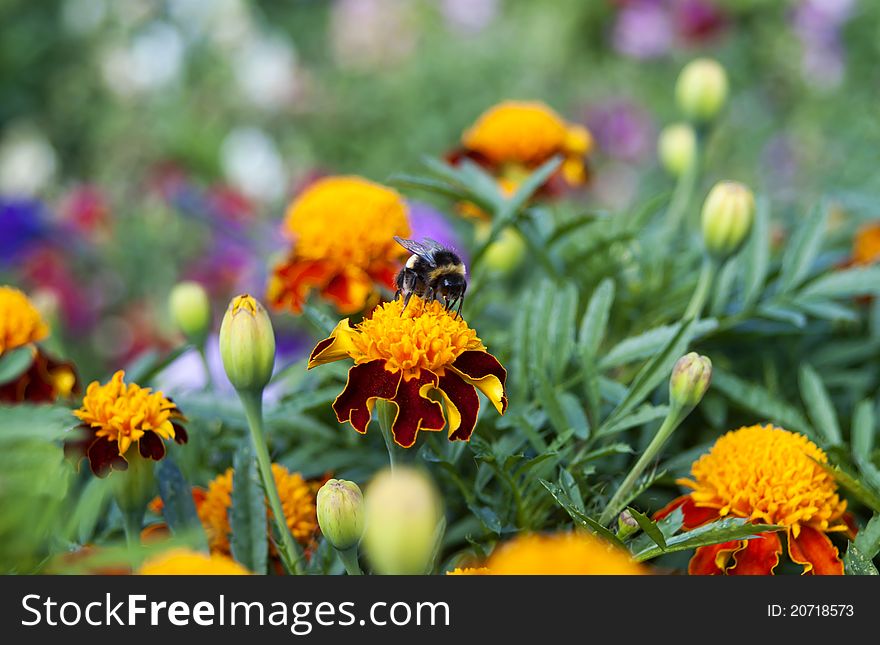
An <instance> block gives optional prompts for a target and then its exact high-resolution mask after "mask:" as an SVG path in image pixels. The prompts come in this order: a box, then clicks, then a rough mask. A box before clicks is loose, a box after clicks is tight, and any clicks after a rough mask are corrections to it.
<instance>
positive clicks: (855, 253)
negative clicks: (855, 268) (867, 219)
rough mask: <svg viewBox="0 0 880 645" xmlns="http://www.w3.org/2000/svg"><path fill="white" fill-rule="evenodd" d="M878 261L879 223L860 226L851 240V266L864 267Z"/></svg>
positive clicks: (879, 248) (879, 254) (879, 246)
mask: <svg viewBox="0 0 880 645" xmlns="http://www.w3.org/2000/svg"><path fill="white" fill-rule="evenodd" d="M878 260H880V223H878V222H874V223H871V224H866V225H864V226H862V227H861V228H860V229H859V230H858V231H857V232H856V237H855V239H854V240H853V250H852V262H853V264H857V265H861V266H866V265H869V264H875V263H876V262H877V261H878Z"/></svg>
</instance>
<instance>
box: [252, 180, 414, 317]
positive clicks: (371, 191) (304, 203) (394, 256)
mask: <svg viewBox="0 0 880 645" xmlns="http://www.w3.org/2000/svg"><path fill="white" fill-rule="evenodd" d="M284 228H285V232H286V233H287V234H288V235H289V236H290V238H291V239H292V241H293V244H294V246H293V249H292V251H291V252H290V253H289V254H288V256H287V258H286V259H285V260H284V261H283V262H281V263H280V264H278V265H277V266H275V268H274V269H273V271H272V276H271V277H270V279H269V286H268V290H267V291H268V292H267V299H268V300H269V302H271V303H272V305H273V306H275V307H277V308H281V307H286V308H289V309H291V310H292V311H293V312H295V313H299V312H300V311H301V310H302V305H303V303H305V301H306V299H307V298H308V296H309V294H310V293H311V292H312V291H314V290H316V291H318V292H319V293H320V294H321V296H322V297H323V298H325V299H327V300H329V301H330V302H332V303H333V304H334V305H335V306H336V307H337V309H339V311H340V312H342V313H355V312H358V311H362V310H363V309H364V308H365V306H366V305H367V302H368V300H369V299H370V297H371V296H373V295H374V294H375V292H376V290H375V285H376V284H379V285H384V286H386V287H388V288H389V289H394V276H395V273H396V271H397V268H398V265H399V262H400V260H401V258H402V257H403V255H404V254H405V251H404V250H403V249H402V248H401V247H400V246H398V245H397V244H396V243H395V242H394V236H395V235H397V236H400V237H404V238H406V237H409V236H410V227H409V219H408V211H407V207H406V203H405V202H404V200H403V198H402V197H401V196H400V195H399V194H398V193H397V192H395V191H393V190H391V189H390V188H386V187H385V186H382V185H380V184H376V183H373V182H371V181H367V180H366V179H362V178H360V177H354V176H345V177H326V178H324V179H321V180H319V181H317V182H315V183H314V184H312V185H311V186H309V187H308V188H307V189H306V190H305V191H304V192H303V193H302V194H301V195H300V196H299V197H298V198H297V199H296V200H294V202H293V203H292V204H291V205H290V207H289V208H288V210H287V216H286V219H285V224H284Z"/></svg>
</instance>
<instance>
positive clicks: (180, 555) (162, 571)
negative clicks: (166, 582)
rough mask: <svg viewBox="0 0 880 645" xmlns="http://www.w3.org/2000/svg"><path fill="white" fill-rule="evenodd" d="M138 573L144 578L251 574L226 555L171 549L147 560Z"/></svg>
mask: <svg viewBox="0 0 880 645" xmlns="http://www.w3.org/2000/svg"><path fill="white" fill-rule="evenodd" d="M138 573H139V574H140V575H142V576H247V575H250V573H251V572H250V571H248V570H247V569H245V568H244V567H243V566H241V565H240V564H239V563H238V562H236V561H235V560H233V559H232V558H230V557H229V556H226V555H221V554H219V553H212V554H211V555H207V554H205V553H199V552H198V551H192V550H190V549H171V550H169V551H165V552H164V553H161V554H159V555H157V556H153V557H152V558H150V559H148V560H146V561H145V562H144V563H143V564H142V565H141V568H140V570H139V571H138Z"/></svg>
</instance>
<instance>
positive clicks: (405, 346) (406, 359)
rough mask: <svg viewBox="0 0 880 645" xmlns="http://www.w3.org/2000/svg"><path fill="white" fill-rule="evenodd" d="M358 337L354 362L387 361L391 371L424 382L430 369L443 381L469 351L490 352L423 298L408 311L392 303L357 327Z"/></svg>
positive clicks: (458, 320) (438, 306) (437, 305)
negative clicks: (447, 368) (422, 378)
mask: <svg viewBox="0 0 880 645" xmlns="http://www.w3.org/2000/svg"><path fill="white" fill-rule="evenodd" d="M357 331H358V332H359V333H356V334H353V335H352V343H353V348H352V351H351V357H352V358H353V359H354V362H355V363H368V362H370V361H374V360H377V359H382V360H384V361H385V369H387V370H388V371H391V372H399V371H402V372H404V375H405V376H407V377H410V376H418V375H419V373H420V370H422V369H426V370H429V371H431V372H434V373H435V374H437V375H438V376H442V375H443V368H444V367H445V366H447V365H450V364H451V363H453V362H454V361H455V359H456V358H458V357H459V356H460V355H461V354H462V353H463V352H466V351H468V350H480V351H485V349H486V348H485V347H484V346H483V343H482V341H480V339H479V338H477V332H475V331H474V330H473V329H471V328H470V327H468V325H467V323H466V322H465V321H464V320H463V319H462V318H460V317H456V315H455V314H454V313H453V312H449V311H446V309H445V308H444V306H443V305H442V304H440V303H439V302H437V301H435V300H432V301H431V302H428V303H426V302H424V301H422V300H420V299H419V298H418V297H417V296H414V297H413V298H412V300H410V303H409V306H408V307H407V308H406V310H404V309H403V301H402V300H401V299H397V300H394V301H392V302H386V303H384V304H382V305H380V306H378V307H376V309H374V310H373V315H372V317H371V318H368V319H366V320H364V321H363V322H361V323H360V324H359V325H358V326H357Z"/></svg>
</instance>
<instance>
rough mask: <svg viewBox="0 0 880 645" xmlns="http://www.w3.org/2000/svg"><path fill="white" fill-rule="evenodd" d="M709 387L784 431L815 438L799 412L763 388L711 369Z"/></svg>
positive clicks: (722, 371) (719, 370)
mask: <svg viewBox="0 0 880 645" xmlns="http://www.w3.org/2000/svg"><path fill="white" fill-rule="evenodd" d="M712 388H713V389H714V390H715V391H717V392H721V393H722V394H724V395H725V396H726V397H727V398H728V399H730V400H731V401H732V402H733V403H736V404H737V405H739V406H741V407H743V408H745V409H746V410H750V411H751V412H754V413H755V414H757V415H758V416H759V417H762V418H764V419H766V420H768V421H771V422H773V423H776V424H777V425H780V426H782V427H783V428H786V429H787V430H792V431H794V432H800V433H802V434H805V435H807V436H809V437H811V438H814V439H815V438H816V433H815V431H814V430H813V428H812V427H811V426H810V424H809V423H808V422H807V420H806V419H805V418H804V416H803V415H802V414H801V412H800V411H799V410H798V409H797V408H795V407H793V406H791V405H789V404H788V403H786V402H785V401H783V400H782V399H780V398H778V397H776V396H775V395H774V394H772V393H771V392H770V391H769V390H767V389H766V388H765V387H762V386H760V385H756V384H754V383H747V382H746V381H743V380H742V379H740V378H738V377H736V376H734V375H733V374H730V373H728V372H725V371H724V370H721V369H713V371H712Z"/></svg>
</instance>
